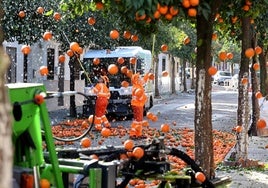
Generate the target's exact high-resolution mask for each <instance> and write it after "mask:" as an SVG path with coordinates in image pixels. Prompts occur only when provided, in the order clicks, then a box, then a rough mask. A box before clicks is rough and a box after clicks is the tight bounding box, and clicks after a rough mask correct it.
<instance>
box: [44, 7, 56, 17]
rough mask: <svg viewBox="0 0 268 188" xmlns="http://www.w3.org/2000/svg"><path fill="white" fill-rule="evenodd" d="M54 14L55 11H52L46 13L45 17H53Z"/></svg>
mask: <svg viewBox="0 0 268 188" xmlns="http://www.w3.org/2000/svg"><path fill="white" fill-rule="evenodd" d="M53 13H54V10H52V9H51V10H50V11H47V12H45V13H44V15H45V16H51V15H53Z"/></svg>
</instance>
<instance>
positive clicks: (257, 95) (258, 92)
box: [255, 91, 263, 99]
mask: <svg viewBox="0 0 268 188" xmlns="http://www.w3.org/2000/svg"><path fill="white" fill-rule="evenodd" d="M255 97H256V98H257V99H260V98H262V97H263V96H262V93H261V92H260V91H257V92H256V93H255Z"/></svg>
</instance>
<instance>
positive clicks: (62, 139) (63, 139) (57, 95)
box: [46, 92, 96, 142]
mask: <svg viewBox="0 0 268 188" xmlns="http://www.w3.org/2000/svg"><path fill="white" fill-rule="evenodd" d="M64 94H65V93H64V92H58V93H56V95H51V96H47V97H46V99H50V98H53V97H63V96H64ZM67 94H69V93H67ZM74 94H79V95H83V96H84V97H85V98H87V99H88V100H89V96H88V95H86V94H84V93H82V92H72V93H71V95H74ZM95 104H96V103H95ZM93 114H95V106H94V107H93ZM94 119H95V115H93V119H92V122H91V124H90V126H89V127H88V129H87V130H86V131H85V132H84V133H83V134H81V135H80V136H78V137H75V138H60V137H56V136H53V138H54V139H55V140H58V141H61V142H74V141H77V140H80V139H82V138H84V137H85V136H86V135H87V134H88V133H89V132H90V131H91V129H92V128H93V125H94Z"/></svg>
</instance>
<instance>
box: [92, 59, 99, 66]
mask: <svg viewBox="0 0 268 188" xmlns="http://www.w3.org/2000/svg"><path fill="white" fill-rule="evenodd" d="M93 64H94V65H98V64H100V59H99V58H97V57H95V58H94V59H93Z"/></svg>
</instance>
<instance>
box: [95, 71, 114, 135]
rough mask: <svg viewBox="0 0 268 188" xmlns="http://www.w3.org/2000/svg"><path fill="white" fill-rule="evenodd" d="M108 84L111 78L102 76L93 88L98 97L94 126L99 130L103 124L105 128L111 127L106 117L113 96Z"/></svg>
mask: <svg viewBox="0 0 268 188" xmlns="http://www.w3.org/2000/svg"><path fill="white" fill-rule="evenodd" d="M108 82H109V78H108V77H107V76H101V77H99V79H98V83H97V84H96V85H95V87H94V88H93V91H94V93H96V95H97V99H96V104H95V118H94V124H95V128H96V129H97V130H100V129H101V127H102V123H103V124H104V126H105V127H110V123H109V121H108V119H107V117H106V115H105V114H106V109H107V106H108V104H109V98H110V96H111V94H110V90H109V87H108V86H107V84H108Z"/></svg>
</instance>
